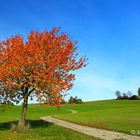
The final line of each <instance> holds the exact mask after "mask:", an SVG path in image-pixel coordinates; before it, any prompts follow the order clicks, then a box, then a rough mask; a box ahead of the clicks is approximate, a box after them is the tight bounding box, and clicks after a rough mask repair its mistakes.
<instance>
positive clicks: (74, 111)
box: [69, 110, 77, 114]
mask: <svg viewBox="0 0 140 140" xmlns="http://www.w3.org/2000/svg"><path fill="white" fill-rule="evenodd" d="M69 111H70V112H71V113H72V114H75V113H77V111H76V110H69Z"/></svg>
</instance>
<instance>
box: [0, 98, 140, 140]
mask: <svg viewBox="0 0 140 140" xmlns="http://www.w3.org/2000/svg"><path fill="white" fill-rule="evenodd" d="M70 110H76V111H77V113H75V114H72V113H71V111H70ZM139 110H140V100H139V101H136V100H135V101H130V100H129V101H128V100H121V101H119V100H107V101H95V102H87V103H83V104H72V105H63V107H61V108H60V110H58V109H57V107H46V106H40V105H29V107H28V112H27V119H28V120H29V122H30V125H31V128H32V129H31V130H30V131H27V132H26V133H22V132H20V133H16V132H14V133H13V132H12V131H11V130H10V126H11V123H13V121H17V120H18V119H19V116H20V112H21V106H14V107H11V108H9V109H7V110H6V111H4V112H0V140H13V139H14V140H23V139H24V140H58V139H60V140H71V139H74V140H91V139H92V140H96V139H95V138H92V137H88V136H85V135H82V134H80V133H77V132H75V131H71V130H69V129H65V128H62V127H59V126H56V125H53V124H51V123H47V122H43V121H41V120H40V117H41V116H47V115H51V116H54V117H56V118H61V119H64V120H68V121H70V122H75V123H78V124H83V125H88V126H92V127H97V128H102V129H107V130H113V131H120V132H124V133H129V134H131V130H135V132H139V131H140V111H139ZM136 134H137V133H136Z"/></svg>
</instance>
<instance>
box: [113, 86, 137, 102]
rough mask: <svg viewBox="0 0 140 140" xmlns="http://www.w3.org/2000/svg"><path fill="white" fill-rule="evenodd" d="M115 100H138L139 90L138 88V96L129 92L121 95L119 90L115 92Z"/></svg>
mask: <svg viewBox="0 0 140 140" xmlns="http://www.w3.org/2000/svg"><path fill="white" fill-rule="evenodd" d="M115 95H116V96H117V100H140V88H138V95H134V94H133V93H132V92H131V91H128V92H127V93H121V92H120V91H119V90H117V91H116V92H115Z"/></svg>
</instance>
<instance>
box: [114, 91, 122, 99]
mask: <svg viewBox="0 0 140 140" xmlns="http://www.w3.org/2000/svg"><path fill="white" fill-rule="evenodd" d="M115 95H116V96H117V99H121V92H120V91H119V90H117V91H116V92H115Z"/></svg>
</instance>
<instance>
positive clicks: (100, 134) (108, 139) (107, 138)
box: [41, 116, 140, 140]
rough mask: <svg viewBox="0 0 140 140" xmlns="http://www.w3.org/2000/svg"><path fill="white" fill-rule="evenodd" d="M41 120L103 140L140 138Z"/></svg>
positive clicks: (50, 120) (49, 117) (65, 122)
mask: <svg viewBox="0 0 140 140" xmlns="http://www.w3.org/2000/svg"><path fill="white" fill-rule="evenodd" d="M41 119H42V120H44V121H48V122H52V123H54V124H56V125H59V126H63V127H65V128H69V129H72V130H75V131H78V132H80V133H83V134H86V135H89V136H94V137H96V138H100V139H103V140H140V137H138V136H132V135H128V134H123V133H119V132H113V131H108V130H102V129H97V128H92V127H88V126H82V125H79V124H74V123H70V122H67V121H63V120H59V119H56V118H53V117H51V116H47V117H41Z"/></svg>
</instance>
